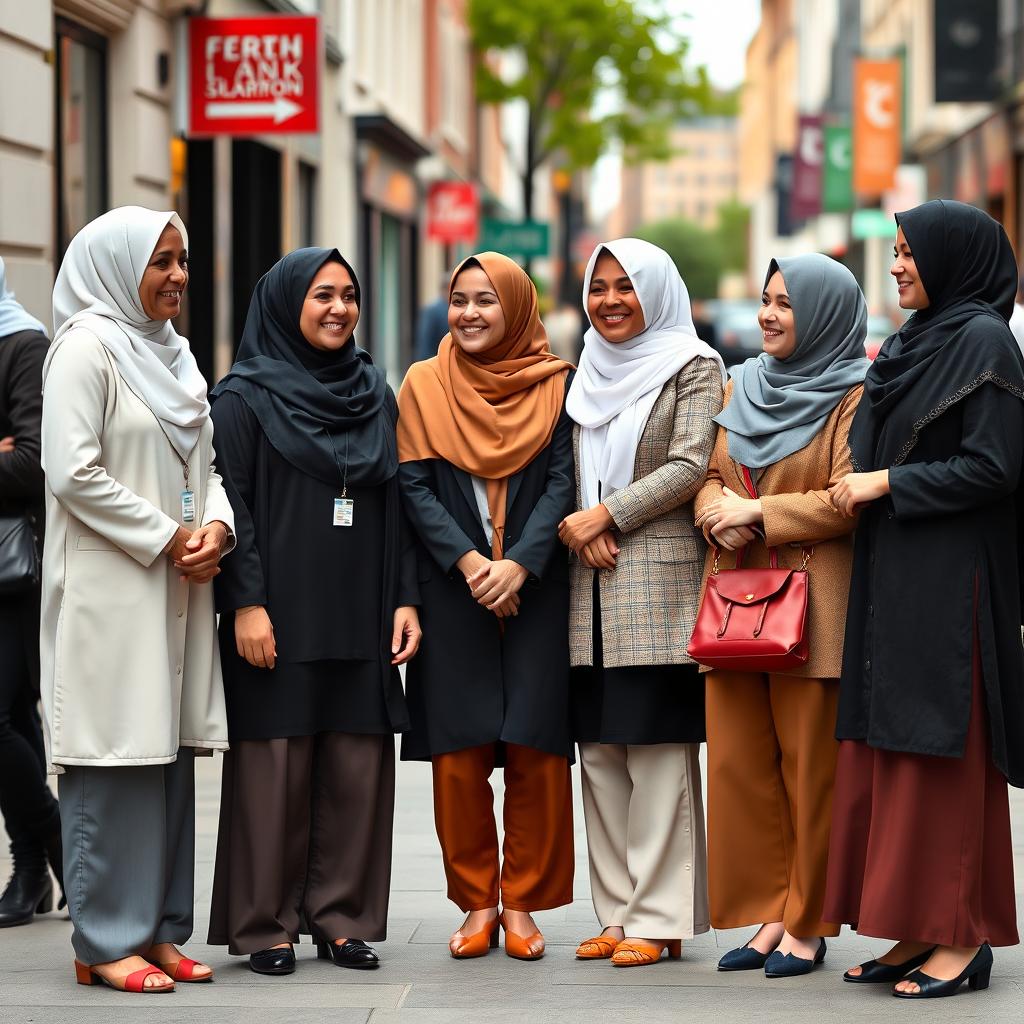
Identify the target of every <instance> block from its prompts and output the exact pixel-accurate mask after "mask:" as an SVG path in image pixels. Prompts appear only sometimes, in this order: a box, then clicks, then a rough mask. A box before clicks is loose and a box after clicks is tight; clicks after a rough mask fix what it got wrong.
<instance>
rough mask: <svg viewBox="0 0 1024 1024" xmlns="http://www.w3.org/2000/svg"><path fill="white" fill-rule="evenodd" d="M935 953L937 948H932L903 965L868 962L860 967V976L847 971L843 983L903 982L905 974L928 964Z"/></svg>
mask: <svg viewBox="0 0 1024 1024" xmlns="http://www.w3.org/2000/svg"><path fill="white" fill-rule="evenodd" d="M934 952H935V946H932V948H931V949H926V950H925V951H924V952H923V953H919V954H918V955H917V956H912V957H911V958H910V959H909V960H904V961H903V963H901V964H883V963H880V962H879V961H878V960H868V962H867V963H863V964H861V965H860V974H851V973H850V972H849V971H847V972H846V973H845V974H844V975H843V981H849V982H852V983H853V984H855V985H877V984H879V983H882V982H887V983H891V982H894V981H902V980H903V976H904V975H905V974H907V973H908V972H909V971H912V970H914V968H915V967H920V966H921V964H923V963H925V962H927V960H928V957H930V956H931V955H932V953H934Z"/></svg>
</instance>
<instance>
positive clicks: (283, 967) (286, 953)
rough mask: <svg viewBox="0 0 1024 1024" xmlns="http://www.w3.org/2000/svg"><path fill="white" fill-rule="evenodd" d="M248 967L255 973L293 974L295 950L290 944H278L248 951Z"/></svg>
mask: <svg viewBox="0 0 1024 1024" xmlns="http://www.w3.org/2000/svg"><path fill="white" fill-rule="evenodd" d="M249 969H250V970H251V971H254V972H255V973H256V974H294V973H295V950H294V949H292V947H291V946H279V947H278V948H277V949H261V950H260V951H259V952H258V953H250V954H249Z"/></svg>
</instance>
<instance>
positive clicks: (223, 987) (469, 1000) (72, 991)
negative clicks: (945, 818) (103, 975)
mask: <svg viewBox="0 0 1024 1024" xmlns="http://www.w3.org/2000/svg"><path fill="white" fill-rule="evenodd" d="M196 765H197V781H198V792H197V801H196V803H197V808H196V814H197V833H198V849H197V866H196V904H197V906H196V930H195V941H193V942H192V943H190V944H189V945H188V947H187V948H186V951H187V952H188V953H190V954H191V955H192V956H195V957H199V958H201V959H203V960H204V961H205V962H207V963H209V964H210V965H211V966H213V967H214V968H216V971H217V977H216V980H215V981H214V982H213V983H212V984H203V985H178V986H177V989H176V991H175V992H174V993H173V994H170V995H161V996H160V997H159V998H158V997H156V996H153V997H152V998H150V997H148V996H133V995H125V994H123V993H120V992H113V991H111V990H110V989H106V988H97V987H93V988H82V987H80V986H78V985H76V984H75V977H74V971H73V969H72V963H71V958H72V953H71V942H70V938H71V925H70V923H69V922H68V921H67V920H66V919H64V917H63V915H60V914H56V913H54V914H49V915H47V916H46V917H43V918H37V919H36V923H34V924H32V925H27V926H25V927H21V928H8V929H4V930H0V1024H27V1022H34V1024H136V1022H141V1024H163V1022H167V1024H171V1022H183V1024H185V1022H188V1024H192V1022H195V1024H602V1022H605V1021H616V1022H622V1024H762V1022H764V1021H766V1020H771V1021H779V1022H782V1021H785V1022H791V1024H831V1022H837V1024H838V1022H846V1024H883V1022H884V1024H890V1022H893V1021H897V1020H903V1019H906V1020H908V1021H909V1020H914V1021H924V1020H926V1021H928V1022H929V1024H946V1022H950V1024H952V1022H961V1021H972V1020H977V1021H986V1022H988V1024H999V1022H1003V1021H1006V1022H1010V1021H1020V1020H1022V1019H1024V952H1022V951H1021V947H1019V946H1017V947H1014V948H1013V949H1007V950H1000V949H997V950H996V951H995V956H996V963H995V968H994V969H993V972H992V984H991V987H990V988H989V989H988V991H986V992H984V993H970V994H964V995H961V996H959V997H957V998H955V999H942V1000H936V1001H934V1002H931V1003H929V1004H927V1005H926V1006H923V1007H921V1006H910V1005H908V1004H906V1003H903V1002H899V1003H898V1002H897V1001H896V1000H895V999H893V998H892V996H890V995H889V989H888V986H885V985H848V984H845V983H844V982H843V980H842V972H843V971H844V970H845V969H846V968H847V967H851V966H853V964H855V963H859V962H860V961H862V960H867V959H868V958H870V957H871V956H875V955H877V954H879V953H881V952H883V951H884V950H885V949H886V948H888V944H887V943H885V942H881V941H878V940H875V939H865V938H861V937H860V936H858V935H856V934H854V933H852V932H850V931H849V930H848V929H844V931H843V933H842V935H841V936H840V937H839V938H838V939H835V940H833V939H829V949H828V955H827V956H826V958H825V964H824V967H823V968H822V969H819V970H818V971H815V972H814V973H813V974H811V975H809V976H807V977H804V978H797V979H794V980H789V981H782V980H778V981H768V980H766V979H765V977H764V976H763V974H762V973H761V972H759V971H752V972H745V973H737V974H725V973H719V972H718V971H717V970H715V964H716V962H717V961H718V958H719V957H720V956H721V955H722V954H723V953H724V952H725V951H726V950H728V949H731V948H732V947H733V946H737V945H740V944H741V943H743V942H744V941H745V940H746V939H747V938H748V937H749V936H750V935H751V934H752V933H753V929H741V930H736V931H717V932H716V931H712V932H710V933H708V934H707V935H702V936H699V937H698V938H696V939H694V940H693V941H691V942H687V943H685V944H684V947H683V959H682V960H681V961H679V962H674V963H669V962H667V961H665V962H663V963H660V964H657V965H655V966H651V967H634V968H614V967H612V966H610V965H609V964H608V963H605V962H599V963H577V962H576V960H575V959H574V957H573V954H574V951H575V948H576V944H577V943H578V942H579V941H580V940H581V939H584V938H587V937H589V936H590V935H592V934H594V932H595V919H594V911H593V908H592V906H591V904H590V885H589V879H588V875H587V860H586V837H585V835H584V831H583V809H582V807H581V805H580V800H579V778H578V769H575V772H576V773H577V775H576V777H575V778H574V784H575V789H576V810H575V826H576V882H575V897H576V899H575V901H574V902H573V904H572V905H571V906H569V907H565V908H562V909H560V910H553V911H548V912H545V913H539V914H537V921H538V923H539V924H540V927H541V929H542V930H543V932H544V936H545V938H546V940H547V953H546V954H545V956H544V958H543V959H542V960H540V961H538V962H536V963H522V962H520V961H518V960H512V959H510V958H509V957H507V956H505V953H504V951H503V950H502V949H497V950H494V951H493V952H492V953H491V954H490V955H489V956H487V957H484V958H482V959H479V960H466V961H455V960H452V959H451V957H450V956H449V955H448V945H447V944H448V938H449V936H450V935H451V933H452V932H453V931H454V930H455V928H456V927H457V926H458V924H459V923H460V922H461V919H462V915H461V914H460V913H459V911H458V909H457V908H456V907H455V906H453V905H452V904H451V903H449V902H448V900H447V899H446V897H445V894H444V875H443V872H442V867H441V853H440V849H439V847H438V844H437V839H436V837H435V835H434V821H433V808H432V804H431V798H430V769H429V767H428V766H427V765H425V764H419V763H401V764H400V766H399V771H398V798H397V799H398V803H397V814H396V818H395V860H394V872H393V875H392V882H391V889H392V892H391V913H390V926H389V937H388V941H387V942H382V943H379V944H377V948H378V949H379V951H380V954H381V957H382V959H383V964H382V966H381V967H380V968H379V969H378V970H376V971H373V972H368V971H352V970H345V969H343V968H339V967H335V966H334V965H333V964H331V963H328V962H325V961H317V960H316V953H315V950H314V949H313V947H312V946H311V945H310V944H309V942H308V941H304V942H303V943H302V945H301V946H299V947H298V949H297V955H298V960H299V963H298V969H297V970H296V972H295V974H293V975H291V976H290V977H285V978H267V977H258V976H257V975H255V974H253V973H252V972H251V971H250V970H249V967H248V958H247V957H229V956H228V955H227V951H226V950H225V949H224V948H223V947H216V948H214V947H210V946H207V945H205V943H204V942H203V940H204V939H205V938H206V926H207V920H208V915H209V907H210V886H211V882H212V878H213V855H214V844H215V842H216V830H217V807H218V803H219V798H220V786H219V776H220V765H221V759H220V757H219V756H217V757H214V758H197V759H196ZM492 783H493V784H494V786H495V788H496V789H497V790H498V791H499V793H500V789H501V776H500V773H496V774H495V776H494V777H493V779H492ZM1010 794H1011V803H1012V807H1013V819H1014V821H1013V824H1014V834H1015V836H1016V843H1015V847H1014V848H1015V861H1016V875H1017V885H1018V896H1017V906H1018V918H1019V919H1020V918H1021V909H1022V896H1024V894H1022V893H1021V888H1020V887H1021V885H1022V884H1024V842H1022V837H1024V794H1022V793H1021V791H1019V790H1011V791H1010ZM499 820H500V819H499ZM125 841H126V842H130V837H129V836H126V837H125ZM750 855H751V856H752V857H756V856H757V851H756V850H752V851H750ZM921 855H922V857H926V856H927V851H926V850H922V851H921ZM9 870H10V863H9V861H4V860H0V875H3V876H4V877H6V872H8V871H9ZM140 1000H141V1002H140Z"/></svg>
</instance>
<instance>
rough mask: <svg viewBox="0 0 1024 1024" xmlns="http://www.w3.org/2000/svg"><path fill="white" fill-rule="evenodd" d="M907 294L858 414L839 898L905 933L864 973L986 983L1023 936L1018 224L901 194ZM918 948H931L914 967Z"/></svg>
mask: <svg viewBox="0 0 1024 1024" xmlns="http://www.w3.org/2000/svg"><path fill="white" fill-rule="evenodd" d="M896 222H897V224H898V225H899V230H898V231H897V234H896V249H895V256H896V259H895V262H894V263H893V266H892V270H891V273H892V275H893V277H895V278H896V285H897V288H898V290H899V302H900V305H901V306H902V307H903V308H904V309H910V310H913V311H914V312H913V315H912V316H911V317H910V319H908V320H907V321H906V323H905V324H904V325H903V327H902V328H900V330H899V332H898V333H897V334H895V335H893V336H892V337H891V338H889V340H888V341H887V342H886V344H885V346H884V347H883V348H882V351H881V352H880V353H879V354H878V358H877V359H876V360H875V361H874V363H873V364H872V367H871V370H870V371H869V373H868V376H867V382H866V385H865V392H864V401H863V402H861V406H860V409H859V410H858V413H857V416H856V419H855V420H854V423H853V427H852V429H851V431H850V447H851V450H852V453H853V460H854V466H855V468H856V470H857V471H856V472H855V473H852V474H849V475H847V476H845V477H844V478H843V479H842V480H841V481H840V482H839V483H838V484H837V485H836V486H834V487H833V488H832V499H833V501H834V502H835V504H836V507H837V508H839V509H840V510H841V511H843V512H845V513H846V514H848V515H853V514H856V513H857V511H858V510H862V511H861V515H860V525H859V527H858V530H857V545H856V552H855V555H854V568H853V582H852V585H851V588H850V609H849V615H848V618H847V623H846V653H845V656H844V659H843V675H842V684H841V695H840V702H839V723H838V730H837V735H838V736H839V738H840V740H842V744H841V747H840V752H839V769H838V775H837V778H836V793H835V804H834V813H833V818H832V845H831V850H830V854H829V876H828V893H827V896H826V901H825V916H826V917H827V918H828V919H829V920H831V921H842V922H848V923H850V924H852V925H854V926H855V927H856V928H857V930H858V931H859V932H860V933H861V934H864V935H871V936H875V937H878V938H887V939H896V940H898V941H897V944H896V945H895V946H894V947H893V948H892V949H891V950H889V952H887V953H886V954H884V955H883V956H881V957H879V958H878V959H877V960H871V961H869V962H867V963H865V964H861V965H860V966H859V967H854V968H852V969H851V970H849V971H847V972H846V975H845V977H846V980H847V981H854V982H862V983H863V982H885V983H889V984H892V983H894V982H895V983H896V984H895V988H894V994H895V995H897V996H901V997H903V998H912V999H924V998H930V997H932V996H947V995H952V994H954V993H955V992H957V991H958V990H959V989H960V986H961V985H962V984H963V982H965V981H967V982H969V984H970V987H971V988H972V989H983V988H986V987H987V986H988V982H989V974H990V971H991V968H992V949H991V947H992V946H1010V945H1014V944H1016V943H1017V941H1018V937H1017V920H1016V918H1017V915H1016V900H1015V898H1014V879H1013V862H1014V850H1013V843H1012V840H1011V836H1010V812H1009V805H1008V799H1007V786H1006V783H1007V780H1009V782H1010V784H1011V785H1014V786H1018V787H1024V715H1022V709H1024V651H1022V649H1021V632H1020V627H1021V599H1020V586H1021V574H1020V564H1019V558H1020V548H1019V544H1020V533H1019V530H1020V515H1021V491H1020V484H1021V480H1020V471H1021V458H1022V456H1024V401H1022V400H1024V370H1022V367H1021V359H1020V353H1019V352H1018V351H1017V350H1016V346H1015V344H1014V341H1013V337H1012V335H1011V334H1010V331H1009V329H1008V327H1007V320H1008V318H1009V316H1010V313H1011V311H1012V309H1013V297H1014V292H1015V290H1016V287H1017V270H1016V264H1015V262H1014V258H1013V250H1012V249H1011V247H1010V243H1009V241H1008V239H1007V237H1006V233H1005V232H1004V231H1003V228H1002V226H1001V225H1000V224H999V223H998V222H996V221H994V220H992V218H991V217H989V216H988V215H987V214H985V213H982V212H981V211H980V210H978V209H975V208H974V207H973V206H966V205H964V204H963V203H955V202H949V201H947V200H935V201H933V202H929V203H925V204H924V205H923V206H918V207H916V208H915V209H913V210H910V211H908V212H906V213H900V214H897V216H896ZM915 968H916V969H915Z"/></svg>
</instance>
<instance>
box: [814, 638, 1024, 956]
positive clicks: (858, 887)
mask: <svg viewBox="0 0 1024 1024" xmlns="http://www.w3.org/2000/svg"><path fill="white" fill-rule="evenodd" d="M987 718H988V716H987V715H986V713H985V686H984V681H983V679H982V676H981V665H980V659H979V657H978V649H977V643H975V654H974V681H973V693H972V697H971V717H970V723H969V725H968V729H967V743H966V746H965V749H964V754H963V757H935V756H931V755H927V754H904V753H898V752H896V751H890V750H878V749H875V748H872V747H869V746H868V745H867V744H866V743H862V742H860V741H859V740H844V741H843V742H842V743H841V744H840V749H839V768H838V772H837V775H836V795H835V804H834V815H833V820H832V845H831V849H830V851H829V870H828V889H827V891H826V896H825V916H826V917H827V918H829V920H832V921H842V922H843V923H846V924H852V925H853V926H854V927H855V928H856V929H857V931H858V932H859V933H860V934H861V935H871V936H874V937H876V938H884V939H901V940H906V941H915V942H928V943H934V944H936V945H938V946H980V945H981V943H983V942H988V943H990V944H991V945H993V946H1014V945H1016V944H1017V942H1019V941H1020V940H1019V939H1018V937H1017V907H1016V899H1015V896H1014V883H1013V841H1012V838H1011V835H1010V806H1009V798H1008V795H1007V791H1006V779H1005V778H1003V776H1002V775H1001V774H1000V772H999V770H998V769H997V768H996V766H995V765H994V764H993V763H992V754H991V749H990V744H989V735H988V720H987Z"/></svg>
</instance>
